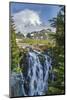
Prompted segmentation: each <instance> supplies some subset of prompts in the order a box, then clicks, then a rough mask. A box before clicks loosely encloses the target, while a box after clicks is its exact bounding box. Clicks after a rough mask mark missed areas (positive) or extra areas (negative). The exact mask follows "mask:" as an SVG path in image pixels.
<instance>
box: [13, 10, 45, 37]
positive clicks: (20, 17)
mask: <svg viewBox="0 0 67 100" xmlns="http://www.w3.org/2000/svg"><path fill="white" fill-rule="evenodd" d="M13 18H14V22H15V25H16V31H17V32H19V31H20V32H21V33H23V34H24V35H26V34H27V33H28V32H32V31H39V30H42V29H45V28H46V26H43V25H42V21H41V18H40V15H39V13H38V12H36V11H33V10H29V9H25V10H22V11H20V12H18V13H15V14H14V15H13Z"/></svg>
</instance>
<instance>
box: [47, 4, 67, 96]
mask: <svg viewBox="0 0 67 100" xmlns="http://www.w3.org/2000/svg"><path fill="white" fill-rule="evenodd" d="M50 22H51V26H52V27H55V28H56V34H52V35H51V36H52V39H54V40H55V41H56V45H55V47H54V48H53V55H54V64H53V73H54V75H55V80H54V81H53V82H52V83H51V82H49V93H48V94H63V93H64V88H65V86H64V77H65V76H64V24H65V23H64V6H60V11H59V13H58V15H57V18H53V19H52V20H50Z"/></svg>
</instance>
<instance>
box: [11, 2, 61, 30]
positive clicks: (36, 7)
mask: <svg viewBox="0 0 67 100" xmlns="http://www.w3.org/2000/svg"><path fill="white" fill-rule="evenodd" d="M10 9H11V15H16V16H14V17H15V23H16V26H18V27H17V29H19V30H20V31H22V30H21V29H22V27H23V26H22V25H21V24H22V23H23V22H22V23H19V22H21V21H22V18H23V13H24V11H25V12H26V9H27V10H28V11H27V13H29V14H30V11H32V12H35V13H34V14H35V15H37V14H38V15H37V17H38V18H39V21H40V20H41V22H42V24H44V25H46V26H49V25H50V23H49V21H48V20H50V19H52V18H53V17H56V16H57V14H58V12H59V9H60V8H59V6H58V5H48V4H47V5H45V4H29V3H16V2H15V3H14V2H13V3H11V6H10ZM19 12H23V13H22V14H21V15H22V17H21V18H19V16H18V15H19ZM36 12H37V14H36ZM25 15H26V13H25ZM25 15H24V16H25ZM17 16H18V17H17ZM26 16H27V15H26ZM25 18H26V17H25ZM20 19H21V20H20ZM18 20H19V22H18ZM23 20H24V19H23ZM39 28H40V27H39ZM37 29H38V27H37ZM24 30H26V29H24ZM27 31H28V30H27Z"/></svg>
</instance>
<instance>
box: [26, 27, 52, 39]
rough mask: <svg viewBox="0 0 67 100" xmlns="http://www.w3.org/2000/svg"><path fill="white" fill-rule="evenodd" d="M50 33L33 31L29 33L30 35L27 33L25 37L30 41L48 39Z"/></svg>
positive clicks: (48, 31) (47, 31)
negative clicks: (30, 39)
mask: <svg viewBox="0 0 67 100" xmlns="http://www.w3.org/2000/svg"><path fill="white" fill-rule="evenodd" d="M50 32H51V31H50V30H45V29H43V30H41V31H34V32H31V33H28V34H27V35H26V37H28V38H32V39H48V37H49V36H48V35H49V33H50Z"/></svg>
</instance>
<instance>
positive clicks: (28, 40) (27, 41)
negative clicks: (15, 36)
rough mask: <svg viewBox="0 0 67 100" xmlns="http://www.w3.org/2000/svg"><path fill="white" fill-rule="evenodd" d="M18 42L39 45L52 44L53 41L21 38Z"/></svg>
mask: <svg viewBox="0 0 67 100" xmlns="http://www.w3.org/2000/svg"><path fill="white" fill-rule="evenodd" d="M19 42H20V43H26V44H28V45H39V44H44V45H51V46H53V43H52V42H51V41H50V40H40V39H38V40H37V39H30V38H26V39H22V40H20V41H19Z"/></svg>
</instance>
